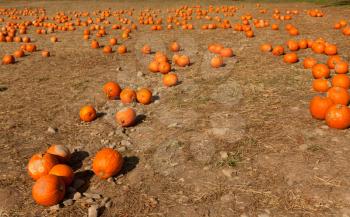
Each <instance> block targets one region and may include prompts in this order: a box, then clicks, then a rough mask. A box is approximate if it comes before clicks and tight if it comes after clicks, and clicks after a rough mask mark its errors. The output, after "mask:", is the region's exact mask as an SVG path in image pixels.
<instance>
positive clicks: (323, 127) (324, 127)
mask: <svg viewBox="0 0 350 217" xmlns="http://www.w3.org/2000/svg"><path fill="white" fill-rule="evenodd" d="M321 128H322V129H325V130H327V129H329V127H328V126H327V125H322V126H321Z"/></svg>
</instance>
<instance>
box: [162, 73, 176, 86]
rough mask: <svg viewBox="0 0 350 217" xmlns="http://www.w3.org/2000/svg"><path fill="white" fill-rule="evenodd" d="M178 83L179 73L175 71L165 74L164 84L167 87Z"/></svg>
mask: <svg viewBox="0 0 350 217" xmlns="http://www.w3.org/2000/svg"><path fill="white" fill-rule="evenodd" d="M177 83H178V78H177V75H176V74H174V73H168V74H166V75H164V76H163V84H164V86H166V87H171V86H175V85H177Z"/></svg>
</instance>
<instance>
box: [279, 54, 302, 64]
mask: <svg viewBox="0 0 350 217" xmlns="http://www.w3.org/2000/svg"><path fill="white" fill-rule="evenodd" d="M298 60H299V59H298V55H297V54H296V53H287V54H286V55H284V57H283V61H284V62H286V63H296V62H298Z"/></svg>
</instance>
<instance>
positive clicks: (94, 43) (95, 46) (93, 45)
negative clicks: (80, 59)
mask: <svg viewBox="0 0 350 217" xmlns="http://www.w3.org/2000/svg"><path fill="white" fill-rule="evenodd" d="M99 47H100V44H99V43H98V41H96V40H92V41H91V48H94V49H97V48H99Z"/></svg>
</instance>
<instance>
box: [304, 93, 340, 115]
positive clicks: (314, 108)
mask: <svg viewBox="0 0 350 217" xmlns="http://www.w3.org/2000/svg"><path fill="white" fill-rule="evenodd" d="M332 105H334V103H333V101H332V100H331V99H329V98H327V97H322V96H315V97H314V98H312V100H311V101H310V105H309V110H310V113H311V115H312V117H313V118H315V119H318V120H324V119H325V118H326V113H327V110H328V109H329V108H330V107H331V106H332Z"/></svg>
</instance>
